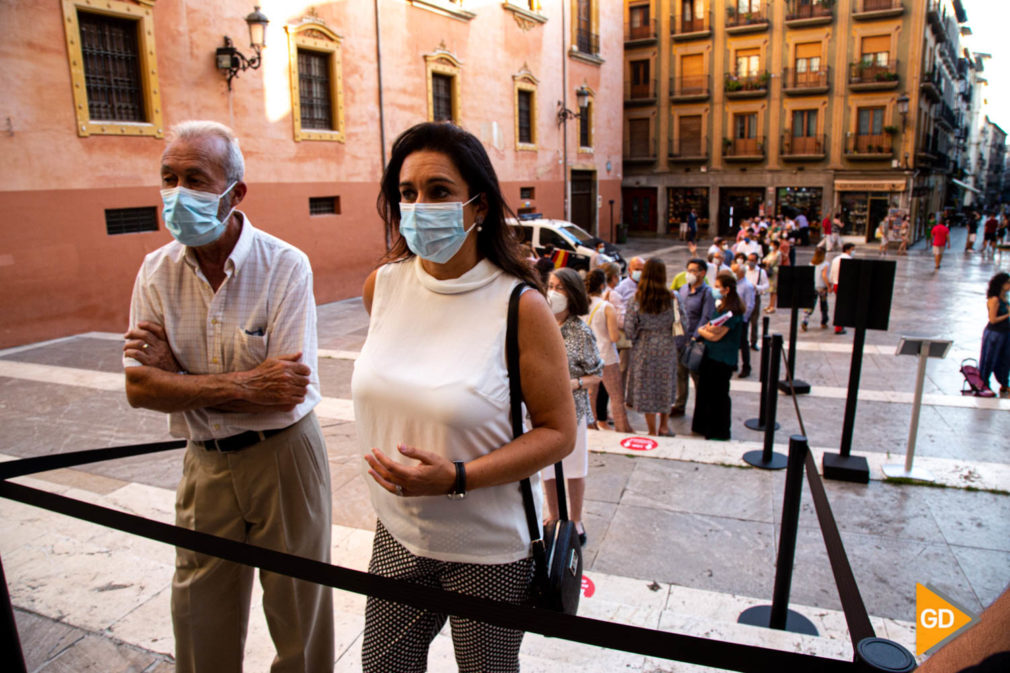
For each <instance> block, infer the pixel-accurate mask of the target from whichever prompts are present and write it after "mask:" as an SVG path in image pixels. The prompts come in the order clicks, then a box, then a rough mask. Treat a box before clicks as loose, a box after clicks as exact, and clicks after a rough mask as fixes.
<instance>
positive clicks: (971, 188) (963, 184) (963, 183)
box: [950, 178, 982, 194]
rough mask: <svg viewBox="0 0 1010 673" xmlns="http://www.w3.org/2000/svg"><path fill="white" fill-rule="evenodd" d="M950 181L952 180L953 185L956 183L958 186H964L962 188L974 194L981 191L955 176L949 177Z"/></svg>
mask: <svg viewBox="0 0 1010 673" xmlns="http://www.w3.org/2000/svg"><path fill="white" fill-rule="evenodd" d="M950 181H951V182H953V183H954V184H955V185H957V186H958V187H964V188H965V189H967V190H968V191H969V192H975V193H976V194H981V193H982V190H981V189H976V188H975V187H972V186H971V185H969V184H968V183H966V182H961V181H960V180H958V179H957V178H951V179H950Z"/></svg>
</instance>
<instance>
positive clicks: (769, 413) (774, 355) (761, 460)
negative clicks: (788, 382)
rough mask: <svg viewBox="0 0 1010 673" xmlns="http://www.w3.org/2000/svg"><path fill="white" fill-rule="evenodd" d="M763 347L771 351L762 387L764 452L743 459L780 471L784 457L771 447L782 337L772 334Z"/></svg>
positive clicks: (751, 453) (751, 452)
mask: <svg viewBox="0 0 1010 673" xmlns="http://www.w3.org/2000/svg"><path fill="white" fill-rule="evenodd" d="M768 341H770V342H771V346H769V345H768ZM763 346H764V347H765V348H769V349H770V350H771V353H770V354H769V358H770V359H769V364H768V371H767V372H766V374H767V376H766V377H765V379H766V385H764V386H763V387H764V388H765V397H764V401H763V403H762V406H763V407H764V409H763V411H764V419H765V423H764V431H765V444H764V450H763V451H748V452H747V453H745V454H743V459H744V461H746V462H747V463H749V464H750V465H753V466H754V467H760V468H764V469H766V470H781V469H784V468H785V466H786V457H785V456H784V455H782V454H781V453H774V452H773V451H772V446H773V444H774V442H775V430H776V429H777V428H778V423H776V422H775V411H776V407H777V405H778V396H779V392H778V389H777V388H776V386H775V385H774V383H773V382H774V381H778V380H779V364H780V363H781V360H782V335H781V334H773V335H772V336H771V338H770V339H767V340H766V341H765V343H764V344H763Z"/></svg>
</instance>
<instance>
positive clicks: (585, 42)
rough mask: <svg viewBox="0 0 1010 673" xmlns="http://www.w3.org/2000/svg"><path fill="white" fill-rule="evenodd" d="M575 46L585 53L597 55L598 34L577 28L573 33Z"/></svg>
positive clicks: (598, 45)
mask: <svg viewBox="0 0 1010 673" xmlns="http://www.w3.org/2000/svg"><path fill="white" fill-rule="evenodd" d="M575 47H576V48H577V49H578V50H579V51H581V52H583V53H585V54H592V55H593V56H597V55H598V54H599V53H600V36H599V35H598V34H597V33H591V32H589V31H588V30H586V29H584V28H579V29H578V30H577V31H576V33H575Z"/></svg>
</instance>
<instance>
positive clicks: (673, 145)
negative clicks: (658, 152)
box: [668, 126, 708, 164]
mask: <svg viewBox="0 0 1010 673" xmlns="http://www.w3.org/2000/svg"><path fill="white" fill-rule="evenodd" d="M671 128H672V126H671ZM668 144H669V148H668V155H669V160H670V161H672V162H675V163H685V164H686V163H704V162H706V161H708V143H707V142H706V139H705V138H690V139H687V138H678V139H676V140H674V139H673V138H670V140H669V143H668Z"/></svg>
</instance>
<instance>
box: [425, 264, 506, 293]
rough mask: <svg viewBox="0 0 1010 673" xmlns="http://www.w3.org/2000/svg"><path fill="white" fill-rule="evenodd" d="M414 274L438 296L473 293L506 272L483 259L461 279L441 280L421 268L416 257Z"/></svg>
mask: <svg viewBox="0 0 1010 673" xmlns="http://www.w3.org/2000/svg"><path fill="white" fill-rule="evenodd" d="M414 273H415V274H416V275H417V280H418V281H420V283H421V285H423V286H424V287H425V288H427V289H429V290H431V291H432V292H437V293H438V294H462V293H463V292H471V291H473V290H478V289H480V288H482V287H484V286H485V285H487V284H488V283H490V282H491V281H493V280H494V279H495V278H497V277H498V276H500V275H501V274H502V273H504V272H503V271H502V270H501V269H499V268H498V267H497V266H495V265H494V264H493V263H492V262H490V261H489V260H487V259H482V260H480V261H479V262H477V264H475V265H474V267H473V268H472V269H470V270H469V271H467V272H466V273H464V274H463V275H462V276H460V277H459V278H449V279H447V280H439V279H437V278H435V277H434V276H432V275H430V274H429V273H428V272H427V271H425V270H424V267H423V266H421V258H420V257H417V256H415V257H414Z"/></svg>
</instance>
